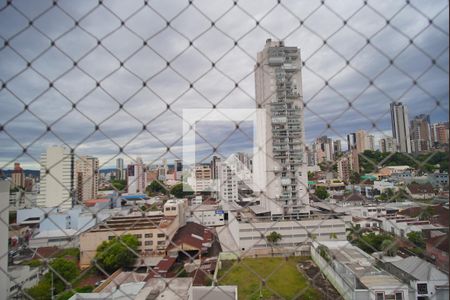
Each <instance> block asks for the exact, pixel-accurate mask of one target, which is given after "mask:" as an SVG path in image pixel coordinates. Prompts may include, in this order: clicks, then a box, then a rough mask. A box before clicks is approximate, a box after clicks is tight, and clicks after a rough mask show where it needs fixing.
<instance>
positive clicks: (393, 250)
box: [381, 240, 398, 256]
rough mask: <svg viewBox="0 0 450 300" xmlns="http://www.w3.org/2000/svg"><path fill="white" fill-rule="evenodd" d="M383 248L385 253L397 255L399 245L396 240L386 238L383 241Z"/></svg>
mask: <svg viewBox="0 0 450 300" xmlns="http://www.w3.org/2000/svg"><path fill="white" fill-rule="evenodd" d="M381 250H383V252H384V254H385V255H387V256H396V255H397V250H398V247H397V244H396V243H395V241H392V240H384V241H383V242H381Z"/></svg>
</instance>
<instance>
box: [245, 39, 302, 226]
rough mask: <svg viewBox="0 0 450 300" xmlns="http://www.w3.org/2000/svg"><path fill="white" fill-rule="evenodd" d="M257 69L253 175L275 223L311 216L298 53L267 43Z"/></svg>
mask: <svg viewBox="0 0 450 300" xmlns="http://www.w3.org/2000/svg"><path fill="white" fill-rule="evenodd" d="M256 62H257V63H256V66H255V85H256V87H255V92H256V104H257V107H258V108H261V110H260V111H258V113H257V117H256V120H257V121H256V122H257V124H256V126H257V129H256V143H257V147H258V149H259V151H257V153H256V154H255V155H254V157H253V175H254V181H255V183H256V186H258V187H259V188H260V189H261V190H260V192H261V193H260V195H261V206H262V207H263V208H264V209H265V210H268V211H270V212H271V215H272V217H273V218H285V217H290V216H298V215H299V214H304V213H306V214H309V211H308V209H309V208H308V207H309V195H308V192H307V186H308V185H307V157H306V154H305V130H304V117H303V89H302V76H301V69H300V68H301V59H300V50H299V48H297V47H288V46H285V45H284V42H283V41H272V40H271V39H268V40H267V41H266V44H265V46H264V49H263V50H262V51H260V52H259V53H258V54H257V59H256Z"/></svg>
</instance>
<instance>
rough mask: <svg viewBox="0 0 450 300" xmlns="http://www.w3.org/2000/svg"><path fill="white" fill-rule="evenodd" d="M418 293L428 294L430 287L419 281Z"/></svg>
mask: <svg viewBox="0 0 450 300" xmlns="http://www.w3.org/2000/svg"><path fill="white" fill-rule="evenodd" d="M417 294H419V295H426V294H428V287H427V284H426V283H418V284H417Z"/></svg>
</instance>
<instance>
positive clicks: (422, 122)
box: [410, 114, 431, 152]
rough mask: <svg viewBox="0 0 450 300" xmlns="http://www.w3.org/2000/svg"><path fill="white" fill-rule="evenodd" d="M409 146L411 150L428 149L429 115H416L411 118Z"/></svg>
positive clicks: (429, 137)
mask: <svg viewBox="0 0 450 300" xmlns="http://www.w3.org/2000/svg"><path fill="white" fill-rule="evenodd" d="M410 132H411V144H412V145H411V148H412V151H413V152H423V151H428V150H430V148H431V132H430V116H429V115H424V114H421V115H418V116H415V117H414V119H412V120H411V130H410Z"/></svg>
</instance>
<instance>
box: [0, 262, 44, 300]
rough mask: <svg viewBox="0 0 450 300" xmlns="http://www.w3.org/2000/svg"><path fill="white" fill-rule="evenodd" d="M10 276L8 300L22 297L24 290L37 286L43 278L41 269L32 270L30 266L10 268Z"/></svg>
mask: <svg viewBox="0 0 450 300" xmlns="http://www.w3.org/2000/svg"><path fill="white" fill-rule="evenodd" d="M2 272H3V271H2ZM8 275H9V276H10V281H9V298H8V299H16V298H15V296H16V294H19V295H21V294H22V292H21V291H22V290H23V289H28V288H31V287H32V286H34V285H36V284H37V283H38V281H39V280H40V279H41V277H42V273H41V270H40V268H31V267H30V266H22V265H17V266H9V267H8ZM4 292H5V291H4ZM5 299H6V298H5ZM20 299H22V298H20Z"/></svg>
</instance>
